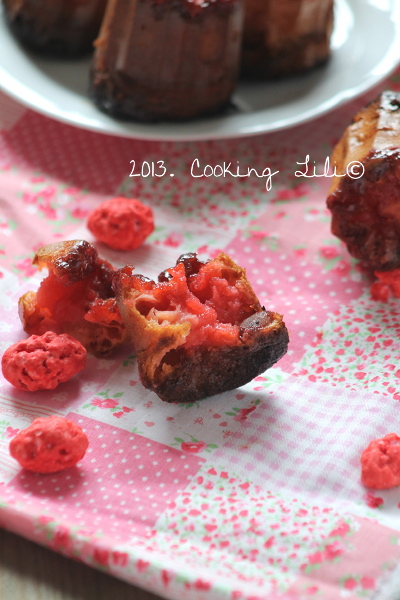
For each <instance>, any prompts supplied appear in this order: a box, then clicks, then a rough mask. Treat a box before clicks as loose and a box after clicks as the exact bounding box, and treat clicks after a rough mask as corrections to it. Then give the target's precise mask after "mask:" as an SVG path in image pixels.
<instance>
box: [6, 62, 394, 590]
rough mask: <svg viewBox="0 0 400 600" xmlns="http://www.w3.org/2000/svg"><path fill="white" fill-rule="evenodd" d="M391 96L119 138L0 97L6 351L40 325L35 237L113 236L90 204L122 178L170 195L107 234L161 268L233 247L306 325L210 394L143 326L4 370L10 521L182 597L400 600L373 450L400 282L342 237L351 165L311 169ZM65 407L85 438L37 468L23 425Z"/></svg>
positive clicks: (387, 422)
mask: <svg viewBox="0 0 400 600" xmlns="http://www.w3.org/2000/svg"><path fill="white" fill-rule="evenodd" d="M383 87H391V88H392V89H396V88H400V76H399V75H398V74H397V75H394V76H393V77H392V78H391V79H390V81H388V82H385V84H384V86H381V88H383ZM376 94H377V90H374V91H372V92H370V93H369V94H368V95H366V96H364V97H363V98H360V99H357V100H356V101H353V102H352V103H350V104H347V105H346V106H344V107H342V108H340V109H338V110H335V111H334V112H332V113H330V114H328V115H326V116H324V117H322V118H320V119H318V120H316V121H313V122H311V123H307V124H304V125H302V126H299V127H296V128H293V129H290V130H286V131H282V132H278V133H273V134H269V135H264V136H260V137H255V138H252V139H241V140H231V141H218V142H202V143H153V142H143V141H135V140H129V139H119V138H116V137H110V136H102V135H99V134H95V133H90V132H87V131H83V130H80V129H75V128H73V127H71V126H68V125H63V124H60V123H57V122H55V121H53V120H51V119H48V118H45V117H43V116H40V115H39V114H36V113H34V112H32V111H29V110H25V109H24V108H22V107H21V106H19V105H17V104H16V103H15V102H14V101H12V100H10V99H8V98H7V97H6V96H0V119H1V129H2V131H1V135H0V271H1V273H0V277H1V279H0V290H1V305H2V308H1V315H0V331H1V338H0V348H1V350H2V351H4V350H5V349H6V348H7V347H8V346H9V345H10V344H12V343H14V342H15V341H17V340H19V339H21V338H24V337H25V334H24V332H23V330H22V327H21V323H20V321H19V318H18V314H17V301H18V298H19V297H20V296H21V295H22V294H23V293H24V292H26V291H28V290H35V289H37V286H38V285H39V282H40V280H41V278H42V277H43V274H41V273H38V272H37V271H36V269H35V268H34V267H33V266H32V264H31V260H32V257H33V254H34V252H35V250H36V249H37V248H39V247H40V246H42V245H44V244H47V243H50V242H54V241H58V240H63V239H77V238H83V239H87V240H89V241H93V238H92V236H91V234H90V233H89V231H88V230H87V228H86V218H87V215H88V214H89V213H90V211H91V210H92V209H93V208H94V207H95V206H96V205H97V204H98V203H99V202H100V201H101V200H104V199H106V198H109V197H112V196H114V195H117V194H118V195H119V194H121V195H126V196H133V197H137V198H139V199H141V200H142V201H143V202H145V203H147V204H149V205H150V206H151V207H152V208H153V210H154V213H155V220H156V230H155V232H154V233H153V234H152V235H151V237H150V238H148V240H147V242H146V243H145V244H144V245H143V246H142V247H141V248H140V249H138V250H136V251H133V252H130V253H120V252H116V251H111V250H110V249H107V248H106V247H105V246H104V245H101V244H98V245H97V247H98V250H99V253H100V255H101V256H102V257H103V258H106V259H107V260H109V261H110V262H111V263H113V264H114V265H115V266H123V265H124V264H129V263H131V264H134V265H135V267H136V272H140V273H143V274H144V275H147V276H150V277H153V276H155V275H157V274H158V273H159V272H160V271H161V270H163V269H165V268H167V267H169V266H173V265H174V264H175V261H176V259H177V258H178V256H179V255H180V254H181V253H183V252H186V251H197V252H198V253H199V254H200V257H201V258H203V259H206V258H209V257H213V256H215V255H217V254H218V253H219V252H220V251H221V250H224V251H225V252H227V253H228V254H230V255H231V256H232V257H233V259H235V260H236V261H237V262H238V263H239V264H240V265H241V266H243V267H245V268H246V270H247V274H248V277H249V279H250V281H251V283H252V284H253V286H254V288H255V290H256V292H257V294H258V295H259V297H260V299H261V302H262V303H263V304H264V305H265V307H266V308H267V309H271V310H274V311H277V312H280V313H282V314H284V318H285V322H286V324H287V327H288V329H289V332H290V339H291V341H290V346H289V352H288V354H287V355H286V356H285V357H284V358H283V359H282V360H281V361H280V362H279V363H278V364H277V365H275V366H274V367H273V368H272V369H270V370H269V371H267V372H266V373H264V374H263V375H261V376H259V377H257V378H256V379H255V380H254V381H252V382H251V383H249V384H248V385H246V386H244V387H242V388H240V389H236V390H232V391H231V392H226V393H224V394H220V395H218V396H215V397H212V398H208V399H206V400H204V401H202V402H198V403H194V404H183V405H178V404H167V403H165V402H162V401H161V400H160V399H159V398H158V397H157V396H156V395H155V394H154V393H151V392H149V391H147V390H145V389H144V388H143V387H142V385H141V383H140V381H139V378H138V371H137V364H136V360H135V357H134V355H133V353H132V349H131V348H130V347H129V346H125V347H123V348H122V349H120V351H119V352H118V353H117V354H116V355H113V356H112V357H111V358H109V359H103V360H99V359H95V358H94V357H90V358H89V360H88V365H87V368H86V369H85V370H84V371H83V372H81V373H80V374H79V375H78V376H76V377H75V378H73V379H72V380H70V381H69V382H68V383H65V384H63V385H60V386H59V387H58V388H57V389H56V390H55V391H53V392H43V393H40V392H37V393H24V392H22V391H21V392H20V391H17V390H15V389H13V388H12V387H11V385H9V384H8V382H7V381H5V380H4V378H2V377H1V379H0V484H1V485H0V519H1V525H2V526H3V527H7V528H9V529H11V530H12V531H15V532H17V533H19V534H22V535H23V536H26V537H28V538H30V539H33V540H35V541H37V542H39V543H42V544H45V545H47V546H49V547H50V548H53V549H54V550H57V551H59V552H62V553H64V554H66V555H68V556H71V557H74V558H77V559H79V560H82V561H84V562H86V563H88V564H90V565H93V566H94V567H96V568H99V569H105V570H107V571H109V572H110V573H112V574H114V575H116V576H118V577H121V578H123V579H125V580H127V581H130V582H132V583H134V584H137V585H139V586H142V587H144V588H147V589H149V590H152V591H154V592H156V593H158V594H160V595H162V596H164V597H166V598H170V599H173V600H180V599H193V600H194V599H198V600H200V599H201V600H203V599H204V600H207V599H210V600H220V599H221V600H228V599H229V600H256V599H257V600H273V599H276V598H281V599H282V600H289V599H290V600H303V599H305V598H314V597H315V598H318V599H319V600H337V599H338V598H342V597H343V598H347V599H348V600H353V599H355V598H359V597H360V598H366V599H369V600H372V599H374V600H389V599H390V600H398V599H399V598H400V488H394V489H392V490H389V491H383V492H379V493H378V492H372V491H371V490H367V489H366V488H364V487H363V485H362V484H361V482H360V465H359V461H360V454H361V452H362V450H363V449H364V448H365V447H366V446H367V445H368V443H369V442H370V441H371V440H372V439H374V438H377V437H381V436H382V435H385V434H386V433H389V432H392V431H395V432H397V433H400V404H399V400H400V364H399V357H400V331H399V329H400V301H399V300H392V301H390V302H389V303H387V304H382V303H380V302H374V301H372V300H371V299H370V295H369V285H370V282H369V281H368V280H367V279H366V278H365V276H364V275H363V274H362V273H361V271H360V270H359V269H358V267H357V264H356V262H355V261H353V260H352V259H351V258H350V257H349V255H348V253H347V251H346V249H345V247H344V245H342V244H341V243H339V241H338V240H337V239H335V238H334V237H333V236H332V235H331V233H330V216H329V213H328V211H327V209H326V206H325V200H326V194H327V190H328V187H329V183H330V179H329V178H328V177H324V176H320V177H309V178H306V177H302V176H299V175H300V173H299V171H300V170H304V167H303V166H302V163H304V162H305V161H306V157H307V155H308V156H309V161H310V163H311V164H314V162H313V161H315V167H316V171H315V174H319V175H321V174H323V172H324V164H325V160H326V157H327V156H329V154H330V152H331V150H332V146H333V144H334V143H335V141H336V140H337V139H338V138H339V137H340V135H341V134H342V132H343V130H344V127H345V126H346V125H347V124H348V122H349V121H350V119H351V117H352V115H353V114H354V112H355V111H356V110H357V109H358V108H359V107H361V106H362V105H363V104H364V103H365V102H366V101H367V100H369V99H370V98H372V97H373V96H374V95H376ZM195 159H198V161H199V162H198V163H195V164H196V167H197V166H199V167H200V170H201V169H203V167H205V165H211V166H215V165H222V164H223V163H224V162H226V163H228V162H230V161H232V163H233V164H234V165H236V161H238V162H239V164H240V168H241V172H244V173H246V172H247V169H248V168H250V167H253V168H254V169H256V170H257V171H258V173H261V172H262V171H263V170H264V169H266V168H269V169H271V172H273V173H275V174H274V175H273V176H272V178H271V180H270V184H271V185H270V186H269V187H270V189H269V190H268V189H266V188H267V187H268V185H267V180H266V178H258V177H256V176H255V174H254V172H252V174H251V175H250V176H249V177H245V176H243V177H241V178H233V177H229V176H227V177H225V178H222V177H214V176H212V177H194V176H193V174H191V165H192V164H193V161H194V160H195ZM132 160H135V161H136V165H137V166H138V168H139V167H140V165H142V164H143V162H144V161H147V162H148V163H152V162H154V163H157V161H160V160H163V161H164V162H165V166H166V168H167V169H168V173H174V175H175V177H173V178H172V177H169V176H165V177H151V176H150V177H144V176H143V177H142V176H141V177H130V173H131V168H132V164H131V161H132ZM277 171H278V172H277ZM296 171H297V174H296ZM217 172H219V171H217ZM195 174H199V169H198V170H196V171H195ZM50 414H56V415H65V416H67V417H68V418H69V419H71V420H73V421H76V422H77V423H79V424H80V425H81V426H82V427H83V428H84V429H85V431H86V432H87V434H88V436H89V438H90V447H89V450H88V452H87V454H86V456H85V458H84V459H83V461H82V462H81V463H80V464H79V465H78V466H77V467H74V468H72V469H69V470H67V471H64V472H62V473H59V474H56V475H47V476H45V475H34V474H30V473H28V472H26V471H22V470H20V468H19V466H18V465H17V463H16V462H15V461H14V460H13V459H12V458H11V457H10V456H9V453H8V444H9V441H10V439H11V438H12V437H13V436H14V435H15V434H16V433H17V432H18V431H19V430H20V429H23V428H25V427H26V426H28V425H29V423H30V422H31V421H32V420H33V419H34V418H36V417H38V416H46V415H50Z"/></svg>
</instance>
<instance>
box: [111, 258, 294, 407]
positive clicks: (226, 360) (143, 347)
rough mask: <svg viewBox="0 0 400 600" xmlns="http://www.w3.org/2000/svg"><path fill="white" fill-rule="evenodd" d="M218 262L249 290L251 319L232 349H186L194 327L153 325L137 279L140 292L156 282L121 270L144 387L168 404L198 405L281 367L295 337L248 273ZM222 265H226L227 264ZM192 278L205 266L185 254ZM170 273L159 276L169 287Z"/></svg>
mask: <svg viewBox="0 0 400 600" xmlns="http://www.w3.org/2000/svg"><path fill="white" fill-rule="evenodd" d="M214 260H215V261H221V263H222V264H223V265H224V268H223V271H224V272H225V273H226V274H225V275H224V277H225V278H227V281H229V278H232V281H236V282H237V283H238V285H239V287H240V289H242V290H246V297H247V303H246V312H247V314H249V315H250V316H249V317H248V318H246V319H245V320H243V321H242V322H241V323H240V324H239V336H238V339H236V341H235V342H234V344H233V345H232V346H228V347H227V346H224V347H221V346H220V347H209V346H194V347H189V348H185V347H184V344H185V340H186V337H187V336H188V334H189V332H190V325H189V323H188V322H186V321H185V320H182V321H181V320H179V321H177V322H176V323H173V324H168V325H166V324H163V325H162V326H160V325H159V324H158V323H155V322H152V321H148V320H147V318H146V317H145V316H143V315H142V314H141V313H140V312H139V310H138V308H137V305H136V299H137V298H140V296H141V294H142V292H139V295H135V294H136V292H135V288H134V287H132V286H134V285H135V279H136V280H137V281H138V282H139V286H140V289H144V294H145V295H147V290H149V293H151V289H152V286H153V282H151V280H148V279H146V278H143V277H142V276H140V275H134V276H133V274H132V268H131V267H125V268H124V269H120V270H119V271H117V273H116V276H115V279H114V288H115V291H116V296H117V301H118V305H119V308H120V311H121V314H122V316H123V319H124V321H125V324H126V326H127V327H128V329H129V331H130V335H131V339H132V343H133V345H134V347H135V351H136V353H137V360H138V366H139V374H140V377H141V381H142V383H143V385H144V386H145V387H146V388H148V389H150V390H153V391H154V392H155V393H156V394H157V395H158V396H159V397H160V398H161V399H162V400H164V401H166V402H195V401H197V400H201V399H202V398H205V397H207V396H212V395H214V394H219V393H221V392H224V391H226V390H230V389H233V388H235V387H238V386H242V385H244V384H246V383H248V382H249V381H251V380H252V379H253V378H254V377H256V376H257V375H258V374H260V373H262V372H263V371H265V370H266V369H268V368H269V367H271V366H272V365H273V364H275V363H276V362H277V361H278V360H279V359H280V358H281V357H282V356H283V355H284V354H285V353H286V352H287V347H288V343H289V336H288V332H287V329H286V326H285V324H284V322H283V320H282V316H281V315H279V314H277V313H274V312H269V311H266V310H265V309H264V308H263V307H261V305H260V303H259V301H258V300H257V297H256V296H255V294H254V291H253V290H252V288H251V286H250V284H249V282H248V281H247V279H246V276H245V271H244V269H242V268H240V267H239V266H238V265H236V264H235V263H234V262H233V261H232V259H230V258H229V257H228V256H227V255H225V254H220V255H219V256H218V257H217V258H216V259H214ZM221 263H220V264H221ZM179 264H183V265H184V269H185V276H186V277H187V278H188V279H189V278H190V277H191V276H192V275H194V274H196V273H198V271H199V269H200V268H201V267H202V266H204V264H205V263H202V262H201V261H199V260H198V258H197V256H196V255H195V254H185V255H182V256H181V257H180V258H179V259H178V261H177V265H179ZM169 279H170V274H169V271H168V270H166V271H163V272H162V273H161V274H160V275H159V278H158V280H159V282H168V281H169Z"/></svg>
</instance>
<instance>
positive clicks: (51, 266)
mask: <svg viewBox="0 0 400 600" xmlns="http://www.w3.org/2000/svg"><path fill="white" fill-rule="evenodd" d="M33 264H34V265H36V266H37V267H38V268H39V269H43V268H47V269H48V271H49V274H48V276H47V277H46V278H45V279H44V280H43V281H42V283H41V284H40V286H39V289H38V290H37V292H27V293H26V294H24V295H23V296H22V297H21V298H20V299H19V304H18V307H19V315H20V318H21V321H22V324H23V327H24V330H25V331H26V332H27V333H28V334H29V335H32V334H35V335H43V334H44V333H46V332H47V331H54V332H55V333H58V334H60V333H68V334H69V335H72V336H73V337H74V338H75V339H77V340H78V341H80V342H81V344H82V345H83V346H85V348H86V349H87V350H88V351H89V352H92V353H93V354H95V355H96V356H106V355H108V354H109V353H110V352H111V351H112V350H113V349H114V348H116V347H117V346H119V345H120V344H122V343H123V342H124V341H125V340H126V337H127V332H126V329H125V326H124V324H123V322H122V319H121V315H120V312H119V310H118V306H117V304H116V299H115V294H114V292H113V289H112V286H111V283H112V278H113V275H114V273H115V271H114V268H113V267H112V266H111V264H110V263H108V262H107V261H105V260H102V259H101V258H99V256H98V254H97V251H96V249H95V248H94V246H92V245H91V244H89V242H86V241H84V240H72V241H66V242H59V243H56V244H49V245H48V246H43V247H42V248H40V249H39V250H38V251H37V253H36V254H35V256H34V259H33Z"/></svg>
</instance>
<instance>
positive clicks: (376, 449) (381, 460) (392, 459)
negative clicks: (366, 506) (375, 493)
mask: <svg viewBox="0 0 400 600" xmlns="http://www.w3.org/2000/svg"><path fill="white" fill-rule="evenodd" d="M361 481H362V482H363V484H364V485H365V486H366V487H369V488H374V489H376V490H383V489H386V488H392V487H395V486H397V485H400V437H399V436H398V435H396V434H395V433H388V435H385V437H383V438H381V439H378V440H374V441H373V442H371V443H370V445H369V446H368V448H366V449H365V450H364V452H363V453H362V456H361Z"/></svg>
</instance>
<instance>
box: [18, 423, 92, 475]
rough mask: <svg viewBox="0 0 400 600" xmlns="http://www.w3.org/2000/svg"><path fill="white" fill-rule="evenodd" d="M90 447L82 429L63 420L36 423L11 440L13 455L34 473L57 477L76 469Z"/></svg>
mask: <svg viewBox="0 0 400 600" xmlns="http://www.w3.org/2000/svg"><path fill="white" fill-rule="evenodd" d="M88 445H89V440H88V438H87V435H86V434H85V433H84V432H83V431H82V429H81V427H79V425H77V424H76V423H73V422H72V421H68V420H67V419H65V418H64V417H56V416H52V417H45V418H43V417H42V418H40V419H35V420H34V421H33V423H32V424H31V425H29V427H27V428H26V429H23V430H22V431H20V432H19V433H17V435H16V436H15V437H14V438H13V439H12V440H11V442H10V454H11V456H12V457H13V458H15V459H16V460H17V461H18V462H19V463H20V465H21V466H22V467H24V468H25V469H28V471H33V472H34V473H56V472H57V471H62V470H64V469H68V468H69V467H73V466H74V465H76V463H77V462H78V461H79V460H81V458H83V457H84V456H85V452H86V450H87V447H88Z"/></svg>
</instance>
